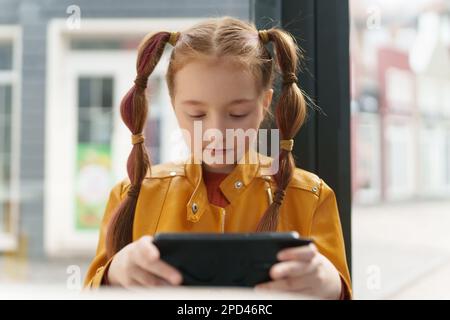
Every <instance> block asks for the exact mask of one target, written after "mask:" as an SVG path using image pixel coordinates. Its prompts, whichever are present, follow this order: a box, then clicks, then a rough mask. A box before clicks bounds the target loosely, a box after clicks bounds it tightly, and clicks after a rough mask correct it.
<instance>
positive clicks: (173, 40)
mask: <svg viewBox="0 0 450 320" xmlns="http://www.w3.org/2000/svg"><path fill="white" fill-rule="evenodd" d="M179 36H180V33H179V32H171V33H170V37H169V40H168V41H167V42H168V43H170V44H171V45H172V46H174V47H175V45H176V44H177V41H178V38H179Z"/></svg>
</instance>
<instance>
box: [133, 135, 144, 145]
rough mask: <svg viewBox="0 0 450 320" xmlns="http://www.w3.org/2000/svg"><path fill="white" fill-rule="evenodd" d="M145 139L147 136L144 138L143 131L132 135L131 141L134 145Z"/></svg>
mask: <svg viewBox="0 0 450 320" xmlns="http://www.w3.org/2000/svg"><path fill="white" fill-rule="evenodd" d="M144 140H145V138H144V135H143V134H142V133H138V134H133V135H131V143H132V144H133V145H135V144H138V143H143V142H144Z"/></svg>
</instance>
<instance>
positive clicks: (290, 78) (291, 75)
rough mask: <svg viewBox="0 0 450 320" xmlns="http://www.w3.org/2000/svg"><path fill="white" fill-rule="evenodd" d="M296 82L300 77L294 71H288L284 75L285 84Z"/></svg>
mask: <svg viewBox="0 0 450 320" xmlns="http://www.w3.org/2000/svg"><path fill="white" fill-rule="evenodd" d="M294 82H295V83H296V82H298V78H297V76H296V75H295V73H294V72H288V73H286V74H285V75H283V85H285V86H286V85H291V84H292V83H294Z"/></svg>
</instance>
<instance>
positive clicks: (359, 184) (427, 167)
mask: <svg viewBox="0 0 450 320" xmlns="http://www.w3.org/2000/svg"><path fill="white" fill-rule="evenodd" d="M350 8H351V32H350V35H351V44H350V61H351V97H352V101H351V146H352V147H351V150H352V157H351V158H352V195H353V203H352V205H353V210H352V229H353V232H352V233H353V235H352V239H353V241H352V246H353V256H352V258H353V261H354V264H353V280H354V283H353V284H354V289H355V294H356V296H358V297H360V298H430V297H432V298H442V297H446V298H449V294H448V290H447V288H448V285H449V283H448V281H447V280H445V279H447V278H448V274H450V248H449V246H448V244H449V243H450V237H449V236H448V232H446V231H444V230H447V229H448V228H449V227H450V179H449V177H450V1H441V0H437V1H432V0H429V1H422V0H415V1H384V0H379V1H375V0H365V1H357V0H355V1H353V0H352V1H350Z"/></svg>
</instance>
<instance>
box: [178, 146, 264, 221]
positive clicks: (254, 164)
mask: <svg viewBox="0 0 450 320" xmlns="http://www.w3.org/2000/svg"><path fill="white" fill-rule="evenodd" d="M244 159H247V161H245V162H244V161H243V160H244ZM271 159H272V158H269V157H267V156H264V155H262V154H260V153H258V152H257V151H256V150H254V149H249V150H248V151H247V152H246V153H245V154H244V156H243V157H242V160H241V161H239V163H238V164H236V166H235V167H234V169H233V171H231V172H230V174H228V176H227V177H226V178H225V179H224V180H223V181H222V182H221V184H220V189H221V191H222V192H223V194H224V195H225V197H226V198H227V200H228V201H229V202H230V203H232V202H233V200H234V199H236V198H237V197H239V195H241V194H242V193H243V192H244V191H245V190H246V188H247V187H248V185H249V184H250V183H251V181H252V180H253V179H254V178H255V177H256V176H260V175H262V174H264V172H263V171H264V170H265V169H266V168H267V166H268V165H269V164H270V163H271ZM250 160H251V161H250ZM185 174H186V177H187V179H188V180H189V181H190V182H191V184H192V185H193V186H194V192H193V193H192V195H191V197H190V199H189V201H188V203H187V205H186V213H187V219H188V220H189V221H192V222H197V221H199V220H200V218H201V216H202V215H203V214H204V212H205V210H207V209H208V208H209V201H208V196H207V190H206V186H205V183H204V182H203V178H202V164H201V161H199V160H198V159H197V160H196V159H195V158H194V156H193V155H192V154H191V156H190V157H189V158H188V161H186V162H185Z"/></svg>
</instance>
